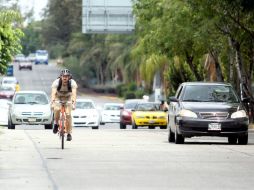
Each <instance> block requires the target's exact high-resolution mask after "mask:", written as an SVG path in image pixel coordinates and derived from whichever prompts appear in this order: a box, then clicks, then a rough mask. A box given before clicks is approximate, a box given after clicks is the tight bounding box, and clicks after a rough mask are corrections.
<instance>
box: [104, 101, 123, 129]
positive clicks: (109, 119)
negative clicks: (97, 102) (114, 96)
mask: <svg viewBox="0 0 254 190" xmlns="http://www.w3.org/2000/svg"><path fill="white" fill-rule="evenodd" d="M122 108H123V104H122V103H105V104H104V106H103V109H102V111H101V124H102V125H104V124H105V123H119V122H120V110H121V109H122Z"/></svg>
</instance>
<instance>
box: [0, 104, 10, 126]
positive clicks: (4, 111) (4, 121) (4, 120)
mask: <svg viewBox="0 0 254 190" xmlns="http://www.w3.org/2000/svg"><path fill="white" fill-rule="evenodd" d="M10 104H11V102H10V101H9V100H7V99H0V113H1V117H0V126H7V125H8V114H9V107H10Z"/></svg>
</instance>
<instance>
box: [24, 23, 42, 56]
mask: <svg viewBox="0 0 254 190" xmlns="http://www.w3.org/2000/svg"><path fill="white" fill-rule="evenodd" d="M22 31H23V32H24V37H23V38H22V39H21V44H22V47H23V48H22V53H23V54H25V55H28V54H29V53H34V52H35V51H36V50H37V49H44V47H42V39H41V21H37V22H32V23H30V24H29V25H28V26H27V27H25V28H23V29H22Z"/></svg>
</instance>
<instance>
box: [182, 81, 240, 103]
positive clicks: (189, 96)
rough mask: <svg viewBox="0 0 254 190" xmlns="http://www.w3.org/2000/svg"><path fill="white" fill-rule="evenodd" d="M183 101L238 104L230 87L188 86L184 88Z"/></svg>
mask: <svg viewBox="0 0 254 190" xmlns="http://www.w3.org/2000/svg"><path fill="white" fill-rule="evenodd" d="M183 101H186V102H229V103H238V102H239V99H238V97H237V95H236V93H235V92H234V90H233V89H232V87H231V86H224V85H189V86H186V87H185V90H184V95H183Z"/></svg>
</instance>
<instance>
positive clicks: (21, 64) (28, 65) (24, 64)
mask: <svg viewBox="0 0 254 190" xmlns="http://www.w3.org/2000/svg"><path fill="white" fill-rule="evenodd" d="M32 65H33V64H32V62H31V61H29V60H28V59H27V58H26V59H25V60H24V61H20V62H19V70H21V69H29V70H32V69H33V66H32Z"/></svg>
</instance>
